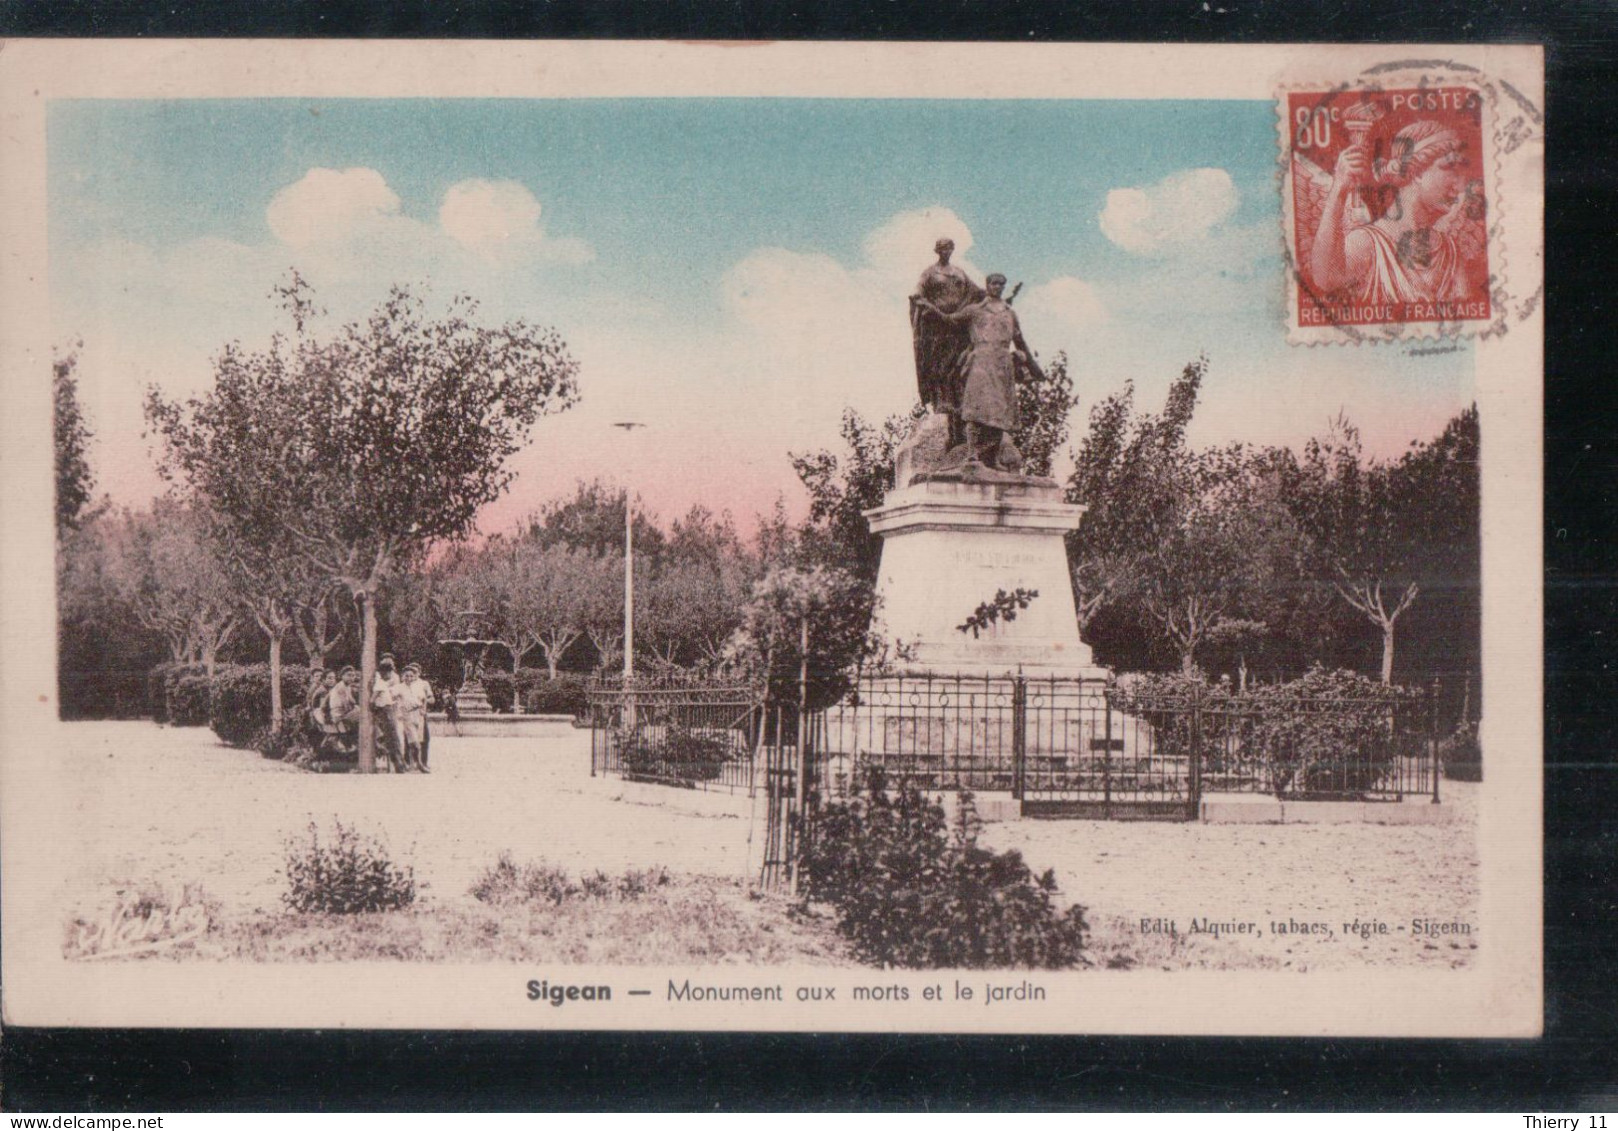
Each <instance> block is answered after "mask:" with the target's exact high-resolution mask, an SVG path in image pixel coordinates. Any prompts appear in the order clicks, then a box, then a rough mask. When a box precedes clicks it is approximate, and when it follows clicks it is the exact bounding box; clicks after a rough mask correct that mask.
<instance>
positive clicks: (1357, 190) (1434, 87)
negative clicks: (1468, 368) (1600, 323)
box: [1277, 61, 1542, 344]
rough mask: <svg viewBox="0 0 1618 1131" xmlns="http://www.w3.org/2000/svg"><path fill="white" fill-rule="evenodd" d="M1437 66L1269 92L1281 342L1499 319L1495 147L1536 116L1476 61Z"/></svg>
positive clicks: (1493, 329)
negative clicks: (1282, 252) (1283, 325)
mask: <svg viewBox="0 0 1618 1131" xmlns="http://www.w3.org/2000/svg"><path fill="white" fill-rule="evenodd" d="M1438 67H1439V64H1436V63H1433V62H1430V61H1429V62H1427V63H1425V64H1411V63H1393V64H1384V65H1382V66H1379V67H1376V68H1372V71H1371V74H1369V75H1360V76H1357V77H1355V78H1354V79H1353V80H1351V81H1340V82H1336V83H1321V84H1318V85H1315V86H1312V87H1309V86H1302V87H1299V86H1294V87H1288V88H1286V89H1284V90H1282V91H1281V92H1280V93H1279V94H1278V96H1277V117H1278V122H1279V127H1280V144H1281V170H1282V205H1283V227H1284V237H1285V240H1286V247H1287V254H1288V256H1289V259H1290V264H1291V270H1290V271H1289V272H1288V275H1287V284H1288V310H1287V316H1288V339H1289V340H1290V341H1292V342H1295V343H1308V344H1317V343H1323V342H1362V341H1368V340H1388V339H1392V340H1402V339H1410V338H1456V337H1461V336H1479V335H1488V334H1491V333H1500V332H1503V331H1504V328H1505V326H1506V323H1507V320H1508V308H1509V307H1510V306H1511V305H1512V301H1511V298H1510V297H1509V296H1510V295H1511V291H1510V290H1509V275H1508V272H1507V267H1506V248H1505V246H1504V241H1503V239H1502V236H1501V229H1500V226H1499V224H1498V223H1497V212H1498V209H1499V208H1500V206H1501V195H1500V187H1499V180H1500V176H1501V169H1500V164H1499V159H1500V151H1501V150H1510V149H1512V148H1515V146H1516V145H1518V144H1520V141H1521V138H1522V136H1523V134H1524V133H1525V132H1527V131H1535V132H1537V127H1538V125H1540V124H1541V122H1542V120H1541V119H1540V118H1539V115H1538V111H1537V109H1536V108H1534V107H1532V106H1526V107H1524V106H1523V105H1522V104H1521V103H1520V96H1519V99H1518V100H1517V101H1516V102H1514V101H1513V100H1512V99H1509V98H1506V95H1504V94H1503V93H1502V90H1501V87H1500V85H1499V84H1496V83H1493V82H1491V81H1489V80H1488V79H1487V78H1486V77H1485V76H1483V75H1482V74H1481V73H1478V72H1476V71H1470V70H1460V71H1457V70H1440V69H1438ZM1507 89H1508V90H1509V87H1508V88H1507ZM1510 93H1511V94H1514V95H1515V94H1516V93H1517V92H1515V91H1511V92H1510ZM1502 98H1506V101H1507V103H1508V106H1507V107H1506V110H1507V113H1506V114H1505V115H1504V116H1505V117H1506V118H1507V119H1508V121H1509V128H1502V127H1501V126H1500V125H1499V124H1498V121H1499V118H1500V117H1501V116H1502V113H1501V106H1500V102H1501V100H1502ZM1525 108H1526V109H1527V110H1528V111H1529V113H1530V114H1532V118H1531V119H1530V118H1527V117H1525V116H1524V114H1523V112H1522V111H1523V109H1525Z"/></svg>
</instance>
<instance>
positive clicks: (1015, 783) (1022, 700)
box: [1011, 671, 1028, 801]
mask: <svg viewBox="0 0 1618 1131" xmlns="http://www.w3.org/2000/svg"><path fill="white" fill-rule="evenodd" d="M1011 767H1012V795H1013V796H1014V797H1015V798H1016V799H1017V800H1018V801H1021V800H1022V798H1023V781H1024V777H1025V775H1026V774H1027V772H1028V680H1027V679H1026V678H1024V676H1023V674H1022V672H1020V671H1019V672H1018V673H1017V678H1016V680H1014V681H1013V682H1012V685H1011Z"/></svg>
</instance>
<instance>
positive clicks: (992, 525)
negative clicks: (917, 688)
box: [865, 469, 1106, 677]
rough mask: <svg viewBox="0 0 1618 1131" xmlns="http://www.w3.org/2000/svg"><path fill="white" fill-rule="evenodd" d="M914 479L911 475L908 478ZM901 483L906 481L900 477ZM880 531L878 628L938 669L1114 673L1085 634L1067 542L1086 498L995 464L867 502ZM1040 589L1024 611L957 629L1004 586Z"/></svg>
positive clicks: (918, 662)
mask: <svg viewBox="0 0 1618 1131" xmlns="http://www.w3.org/2000/svg"><path fill="white" fill-rule="evenodd" d="M907 478H908V477H907ZM900 482H901V483H904V482H905V479H901V480H900ZM865 514H866V517H867V518H868V519H869V520H870V523H871V530H872V531H873V532H874V533H876V534H880V535H881V536H882V567H881V572H880V574H879V575H878V578H877V594H878V596H879V597H880V604H879V606H878V608H877V613H876V624H875V627H876V628H877V629H878V630H879V631H880V632H882V633H883V634H884V635H886V636H887V638H888V639H889V640H890V641H893V642H894V643H896V644H901V645H905V646H907V647H908V648H909V650H910V653H911V658H910V659H909V660H902V661H901V666H902V667H905V668H908V669H912V670H921V671H926V672H931V673H936V674H948V675H1007V674H1014V673H1016V672H1017V671H1018V670H1019V669H1020V670H1022V671H1023V672H1024V673H1026V674H1027V675H1029V676H1051V675H1058V676H1091V677H1104V676H1105V675H1106V672H1105V670H1104V669H1101V668H1097V667H1095V665H1094V663H1093V662H1092V660H1091V657H1090V649H1089V647H1088V646H1086V645H1085V644H1084V642H1083V641H1082V640H1080V639H1079V623H1078V614H1077V610H1076V609H1075V607H1074V603H1073V583H1072V580H1071V578H1070V577H1069V574H1068V566H1067V551H1066V547H1065V544H1064V541H1063V537H1064V535H1066V534H1067V532H1068V531H1070V530H1077V529H1078V527H1079V522H1080V520H1081V519H1082V518H1083V515H1084V508H1083V507H1081V506H1075V505H1073V504H1070V503H1067V502H1064V501H1063V499H1062V492H1061V490H1060V488H1058V487H1057V486H1056V485H1055V484H1054V483H1052V482H1050V481H1049V480H1037V479H1030V478H1026V477H1023V476H1014V475H1005V474H1001V473H995V472H987V473H983V472H978V473H977V474H974V473H973V472H972V470H971V469H967V472H966V473H965V474H960V473H956V474H943V475H935V476H926V475H922V476H918V477H917V478H915V479H914V480H913V481H911V482H909V483H908V485H906V486H901V487H898V488H896V489H895V490H893V491H890V492H888V495H887V498H886V500H885V501H884V502H883V504H882V505H881V506H880V507H876V508H875V509H873V510H869V511H866V512H865ZM1016 589H1031V590H1037V591H1038V593H1039V596H1038V597H1036V598H1034V600H1033V601H1032V603H1030V604H1029V606H1028V607H1027V608H1026V609H1021V610H1018V612H1017V615H1016V619H1015V620H1011V621H1006V620H1001V621H1000V622H999V623H997V624H994V625H991V626H990V627H989V628H987V629H984V630H982V631H981V632H980V633H979V635H978V636H977V637H973V635H972V633H971V632H970V631H967V632H961V631H959V629H958V627H957V626H959V625H961V624H963V623H964V622H965V621H966V619H967V618H968V617H970V616H971V615H972V614H973V613H974V612H975V611H976V609H977V608H978V606H979V605H981V604H983V603H985V602H988V601H992V600H993V599H994V597H995V594H996V593H997V592H999V591H1001V590H1004V591H1005V592H1007V593H1010V592H1012V591H1014V590H1016Z"/></svg>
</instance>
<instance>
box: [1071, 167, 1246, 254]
mask: <svg viewBox="0 0 1618 1131" xmlns="http://www.w3.org/2000/svg"><path fill="white" fill-rule="evenodd" d="M1236 202H1237V193H1236V185H1235V183H1234V182H1232V181H1231V179H1230V174H1229V173H1227V172H1225V170H1223V169H1206V168H1205V169H1187V170H1185V171H1184V172H1180V173H1172V174H1170V175H1169V176H1167V177H1164V178H1163V179H1162V180H1161V181H1158V182H1157V183H1156V184H1155V185H1148V186H1146V187H1145V188H1120V189H1113V190H1112V191H1111V192H1109V193H1108V194H1107V203H1106V206H1105V207H1104V208H1102V210H1101V217H1100V219H1101V232H1102V234H1103V235H1105V236H1106V237H1107V238H1108V239H1109V240H1111V241H1112V242H1113V243H1115V244H1117V245H1118V246H1119V247H1121V248H1123V249H1124V250H1125V251H1130V252H1134V253H1135V254H1136V255H1159V254H1164V253H1167V252H1172V251H1175V250H1177V249H1180V248H1183V247H1186V246H1188V245H1193V244H1196V243H1197V242H1199V241H1201V240H1202V239H1204V238H1205V237H1206V236H1207V235H1208V233H1209V232H1210V231H1211V230H1212V229H1213V228H1215V227H1217V226H1218V225H1220V224H1222V223H1224V222H1225V221H1226V220H1228V219H1230V217H1231V216H1232V215H1233V214H1234V213H1235V211H1236Z"/></svg>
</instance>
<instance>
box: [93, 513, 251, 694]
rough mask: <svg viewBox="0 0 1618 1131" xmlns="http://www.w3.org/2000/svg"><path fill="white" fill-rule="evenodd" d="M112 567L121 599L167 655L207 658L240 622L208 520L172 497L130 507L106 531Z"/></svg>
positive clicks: (212, 659) (210, 663)
mask: <svg viewBox="0 0 1618 1131" xmlns="http://www.w3.org/2000/svg"><path fill="white" fill-rule="evenodd" d="M109 534H110V539H109V541H110V545H109V547H108V548H109V551H110V560H109V563H108V565H109V569H110V571H111V574H112V576H113V578H114V585H115V586H116V589H117V592H118V594H119V598H120V600H121V601H122V602H123V603H124V604H125V605H127V606H128V608H129V609H130V610H131V611H132V612H133V613H134V615H135V618H136V619H137V620H138V621H139V622H140V623H141V625H142V626H144V627H145V628H146V629H148V630H149V631H151V632H154V633H157V634H158V635H160V636H161V637H162V638H163V640H164V642H165V643H166V644H167V645H168V650H169V658H170V659H171V660H176V661H181V660H183V661H185V662H187V663H201V664H205V665H207V668H208V674H209V675H212V674H213V669H214V665H215V663H216V662H217V661H218V658H219V654H220V652H221V651H223V650H224V648H225V647H226V646H227V645H228V644H229V643H230V641H231V639H232V638H233V637H234V636H235V634H236V631H237V629H238V628H239V627H240V625H241V610H240V605H239V603H238V600H237V594H236V591H235V589H234V588H233V586H232V585H231V581H230V578H229V577H228V575H227V574H226V572H225V568H224V566H223V564H222V563H221V562H220V560H219V558H218V556H217V555H216V553H215V550H214V547H213V544H212V542H211V540H210V539H209V538H208V534H207V528H206V525H205V520H204V519H203V518H202V517H201V516H199V515H198V514H197V513H196V511H195V509H194V508H192V507H190V506H187V505H184V504H182V503H180V502H177V501H176V500H174V499H172V498H162V499H158V500H156V501H155V502H154V503H153V506H152V510H151V511H148V512H141V513H138V514H127V513H126V514H125V515H124V517H123V519H122V521H121V522H119V523H117V529H115V530H112V531H109Z"/></svg>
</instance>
